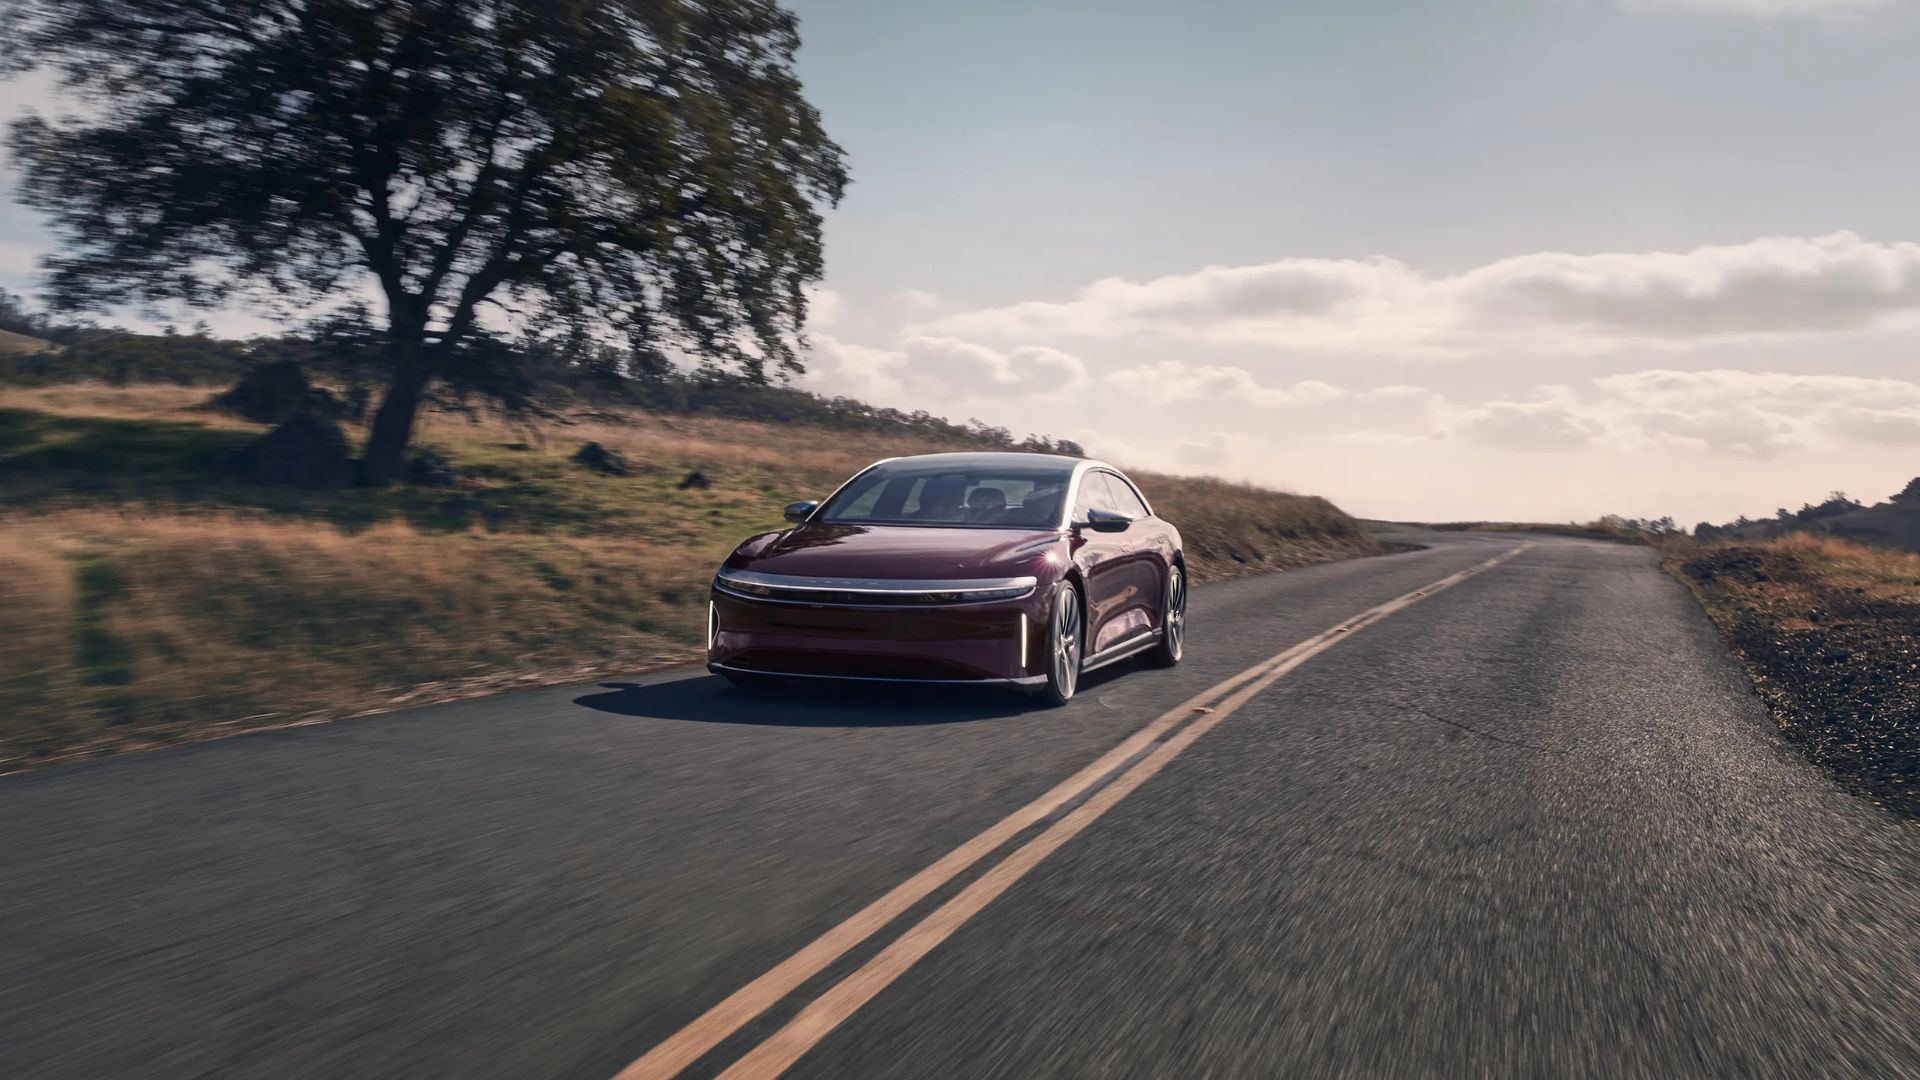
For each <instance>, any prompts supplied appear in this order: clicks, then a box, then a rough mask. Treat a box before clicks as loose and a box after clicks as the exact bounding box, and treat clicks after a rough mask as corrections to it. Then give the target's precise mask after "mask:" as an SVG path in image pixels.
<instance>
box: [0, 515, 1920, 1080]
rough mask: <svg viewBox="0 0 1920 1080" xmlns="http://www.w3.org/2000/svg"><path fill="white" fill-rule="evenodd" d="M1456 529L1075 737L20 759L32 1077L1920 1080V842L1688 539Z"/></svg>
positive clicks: (846, 728)
mask: <svg viewBox="0 0 1920 1080" xmlns="http://www.w3.org/2000/svg"><path fill="white" fill-rule="evenodd" d="M1421 539H1423V540H1424V541H1426V542H1428V543H1430V544H1432V546H1431V547H1430V548H1428V549H1426V550H1423V551H1418V552H1411V553H1408V554H1403V555H1394V556H1388V557H1384V558H1378V559H1368V560H1361V561H1356V562H1349V563H1339V564H1331V565H1325V566H1318V567H1313V568H1309V569H1305V570H1300V571H1296V572H1292V573H1287V574H1281V575H1274V576H1268V577H1261V578H1253V579H1248V580H1243V581H1236V582H1231V583H1226V584H1221V585H1214V586H1209V587H1206V588H1202V589H1199V590H1196V592H1195V595H1194V610H1193V614H1192V621H1191V630H1190V639H1189V640H1190V645H1189V655H1190V659H1189V662H1188V663H1186V664H1184V665H1182V666H1181V667H1180V668H1178V669H1175V670H1172V671H1165V672H1160V671H1141V670H1133V669H1132V668H1131V666H1130V665H1122V667H1123V669H1124V670H1120V671H1114V672H1104V673H1101V674H1100V675H1097V676H1094V677H1092V678H1090V679H1089V681H1088V685H1087V686H1086V687H1085V688H1084V689H1083V692H1082V696H1081V697H1080V698H1079V699H1077V700H1076V701H1075V702H1074V703H1073V704H1072V705H1071V706H1069V707H1068V708H1066V709H1064V710H1060V711H1055V712H1038V711H1033V710H1031V709H1030V708H1029V707H1028V706H1027V704H1026V703H1025V702H1023V701H1020V700H1018V699H1009V698H1003V697H997V696H979V697H976V696H968V695H954V694H902V693H898V692H894V691H890V690H848V691H842V692H830V693H810V694H805V695H795V696H792V697H790V698H787V699H782V700H775V699H766V698H755V697H750V696H744V695H742V694H739V693H737V692H734V691H731V690H728V689H725V688H723V687H722V685H721V684H719V683H718V681H717V680H714V679H711V678H708V677H706V676H705V675H704V674H701V673H698V672H694V671H687V670H680V671H670V672H661V673H656V674H653V675H649V676H646V677H643V678H639V679H635V680H633V681H631V682H618V683H608V684H604V685H599V686H591V687H571V688H555V689H550V690H540V691H533V692H528V693H520V694H514V695H508V696H503V697H497V698H491V699H485V700H478V701H471V702H463V703H458V704H451V705H444V706H436V707H433V708H427V709H420V710H416V711H413V712H409V713H406V714H401V715H394V716H386V717H378V718H369V719H364V720H356V721H349V722H343V723H337V724H331V725H325V726H320V727H312V728H303V729H295V730H289V731H283V732H274V733H265V734H259V735H251V736H246V737H242V738H236V739H231V740H227V741H224V742H218V743H208V744H202V745H197V746H190V747H182V748H177V749H173V750H167V751H162V752H157V753H151V754H146V755H140V756H131V757H125V758H118V759H112V760H106V761H101V762H97V763H93V764H85V765H79V766H73V767H68V768H58V769H50V770H46V771H43V772H39V773H34V774H28V775H24V776H16V777H9V778H0V913H3V917H0V1048H4V1049H0V1055H4V1056H3V1057H0V1074H4V1075H7V1076H10V1077H86V1078H95V1077H105V1076H141V1077H197V1076H216V1075H217V1076H242V1077H255V1076H257V1077H276V1078H278V1077H308V1076H311V1077H348V1076H351V1077H424V1076H460V1077H549V1076H551V1077H582V1078H591V1080H604V1078H607V1077H612V1076H615V1075H617V1074H620V1073H621V1072H622V1070H630V1071H629V1075H632V1076H643V1075H664V1073H662V1072H661V1071H660V1069H659V1067H658V1062H659V1061H660V1060H661V1058H660V1056H659V1055H660V1054H662V1053H665V1051H660V1050H656V1048H660V1047H662V1046H663V1045H665V1046H668V1047H674V1046H679V1047H683V1048H684V1047H687V1046H691V1047H693V1048H694V1051H696V1052H698V1051H703V1050H705V1048H706V1047H708V1046H711V1047H712V1049H711V1050H705V1052H704V1053H703V1054H702V1056H699V1057H698V1059H697V1060H695V1061H694V1062H693V1064H692V1066H691V1068H689V1069H688V1070H687V1071H686V1072H685V1073H684V1075H688V1076H712V1075H718V1074H720V1073H722V1072H723V1071H726V1070H728V1069H729V1068H730V1067H733V1068H734V1072H733V1073H732V1075H736V1076H747V1075H760V1076H767V1075H774V1074H775V1073H777V1072H778V1071H779V1070H780V1069H781V1068H784V1067H786V1066H787V1065H788V1064H789V1063H790V1065H791V1067H790V1068H788V1069H787V1075H790V1076H805V1077H845V1076H884V1077H907V1076H911V1077H955V1076H1010V1077H1025V1076H1088V1077H1105V1076H1138V1077H1173V1076H1197V1075H1210V1076H1246V1077H1267V1076H1280V1075H1327V1076H1356V1077H1360V1076H1383V1075H1408V1076H1428V1075H1430V1076H1449V1077H1451V1076H1463V1075H1487V1076H1523V1075H1524V1076H1650V1077H1670V1076H1694V1075H1715V1076H1738V1075H1752V1076H1783V1077H1811V1076H1876V1077H1886V1076H1920V929H1917V928H1920V829H1916V828H1914V827H1913V826H1911V825H1907V824H1904V823H1901V822H1899V821H1897V820H1895V819H1893V818H1891V817H1890V816H1888V815H1886V814H1884V813H1883V812H1881V811H1880V810H1878V809H1876V808H1875V807H1873V806H1872V805H1871V804H1868V803H1866V802H1864V801H1862V800H1859V799H1857V798H1854V797H1852V796H1850V795H1848V794H1846V793H1844V792H1842V791H1840V790H1839V789H1837V788H1836V787H1835V786H1834V785H1833V784H1832V783H1831V782H1829V781H1828V780H1827V779H1826V778H1825V777H1824V776H1823V775H1822V774H1820V773H1819V772H1817V771H1816V770H1814V769H1812V768H1811V767H1809V766H1807V765H1805V764H1804V763H1803V762H1802V761H1801V760H1800V759H1799V758H1797V757H1796V756H1795V755H1794V754H1792V753H1791V752H1789V751H1788V750H1787V749H1786V748H1785V747H1784V746H1783V745H1782V743H1781V742H1780V740H1779V739H1778V738H1777V737H1776V736H1775V734H1774V733H1773V732H1772V730H1771V728H1770V726H1769V723H1768V720H1767V718H1766V716H1765V715H1764V714H1763V712H1762V711H1761V709H1760V707H1759V705H1758V703H1757V702H1756V700H1755V699H1754V697H1753V696H1752V695H1751V693H1750V692H1749V690H1748V689H1747V686H1746V682H1745V677H1744V675H1743V674H1742V673H1741V671H1740V670H1739V669H1738V668H1737V667H1736V666H1735V664H1734V663H1733V661H1731V660H1730V659H1729V658H1728V657H1727V656H1726V654H1725V653H1724V652H1723V651H1722V649H1721V648H1720V646H1719V644H1718V642H1717V641H1716V639H1715V638H1714V635H1713V632H1712V630H1711V628H1710V627H1709V626H1708V625H1707V623H1706V621H1705V619H1704V617H1703V616H1702V615H1701V614H1700V612H1699V611H1698V609H1697V608H1696V607H1695V606H1694V604H1693V602H1692V600H1691V599H1690V598H1689V597H1688V596H1687V595H1686V593H1685V592H1684V590H1682V589H1681V588H1680V587H1679V586H1678V585H1677V584H1675V583H1674V582H1672V581H1671V580H1669V579H1668V578H1666V577H1665V576H1664V575H1663V574H1661V572H1660V571H1659V570H1658V568H1657V567H1656V566H1655V565H1654V562H1653V558H1652V556H1651V554H1650V553H1649V552H1647V551H1645V550H1642V549H1636V548H1628V547H1619V546H1608V545H1600V544H1591V543H1584V542H1579V541H1573V540H1561V539H1551V538H1549V539H1539V540H1536V541H1534V542H1533V543H1532V544H1531V545H1530V546H1526V547H1525V548H1524V549H1522V550H1519V551H1518V553H1517V554H1514V555H1511V556H1510V557H1508V558H1507V559H1506V560H1505V561H1503V562H1500V563H1498V564H1497V565H1492V566H1490V567H1487V566H1486V564H1487V563H1488V560H1490V559H1492V558H1493V557H1495V556H1498V555H1501V554H1502V553H1505V552H1510V551H1513V550H1514V549H1516V548H1519V547H1520V541H1519V540H1517V539H1516V538H1511V537H1498V536H1490V535H1462V534H1453V535H1437V534H1436V535H1426V536H1423V537H1421ZM1474 567H1485V568H1484V569H1482V570H1481V571H1480V572H1478V573H1477V574H1474V575H1472V576H1467V577H1464V578H1460V579H1458V580H1456V581H1453V582H1452V583H1451V584H1450V586H1449V587H1446V588H1444V589H1442V590H1440V591H1426V593H1425V595H1419V596H1411V597H1410V596H1409V594H1412V593H1415V592H1418V591H1423V590H1428V587H1429V586H1432V585H1434V583H1436V582H1441V581H1443V580H1444V579H1449V577H1450V575H1455V574H1457V573H1458V572H1460V571H1462V570H1467V569H1470V568H1474ZM1396 599H1400V600H1402V601H1403V603H1401V604H1399V605H1390V607H1389V609H1388V610H1387V611H1386V613H1385V614H1381V613H1379V612H1376V613H1375V614H1374V615H1371V616H1368V620H1369V622H1368V624H1367V625H1362V626H1356V625H1355V623H1354V619H1355V617H1356V616H1360V615H1361V614H1362V613H1363V612H1367V611H1369V609H1375V608H1376V607H1378V606H1379V605H1383V604H1389V603H1390V602H1392V601H1395V600H1396ZM1343 627H1344V628H1345V629H1341V628H1343ZM1321 635H1323V636H1321ZM1317 636H1318V637H1317ZM1310 641H1312V642H1316V644H1314V645H1312V646H1311V648H1310V650H1309V651H1310V652H1312V655H1304V654H1301V653H1295V654H1293V655H1292V658H1291V659H1287V658H1286V657H1284V656H1283V653H1284V651H1285V650H1287V649H1288V648H1289V647H1291V646H1295V645H1297V644H1299V643H1302V642H1310ZM1314 650H1318V651H1314ZM1276 657H1281V659H1280V661H1279V662H1278V664H1277V666H1276V664H1275V663H1274V658H1276ZM1303 657H1304V658H1303ZM1263 664H1264V665H1266V666H1261V665H1263ZM1250 671H1251V672H1253V674H1252V675H1250V676H1249V677H1248V678H1249V680H1250V681H1243V682H1241V683H1239V684H1236V685H1233V686H1229V687H1227V688H1225V689H1214V690H1210V689H1209V688H1216V687H1218V686H1219V684H1221V683H1222V682H1223V681H1226V680H1230V679H1232V678H1233V677H1234V676H1236V675H1238V674H1241V673H1246V672H1250ZM1196 695H1203V696H1202V697H1201V699H1200V700H1201V708H1200V709H1196V708H1193V707H1190V706H1189V705H1188V704H1186V703H1188V702H1189V700H1190V699H1193V698H1194V697H1195V696H1196ZM1202 709H1205V710H1210V711H1201V710H1202ZM1143 731H1144V732H1146V734H1145V735H1136V733H1140V732H1143ZM1130 737H1131V738H1132V740H1133V741H1132V742H1128V741H1127V740H1129V739H1130ZM1116 747H1118V748H1120V749H1119V750H1117V751H1116ZM1103 755H1107V757H1108V760H1107V761H1106V762H1105V763H1104V764H1103V765H1102V766H1100V767H1098V768H1096V769H1094V770H1092V772H1093V773H1095V774H1096V775H1093V776H1092V777H1091V778H1090V781H1089V782H1086V783H1084V784H1082V786H1081V787H1080V788H1073V789H1072V790H1070V791H1069V792H1068V793H1067V794H1066V795H1065V796H1062V795H1061V793H1060V791H1059V789H1060V787H1061V786H1062V785H1063V783H1066V782H1068V781H1070V780H1071V778H1074V777H1075V776H1076V775H1079V774H1082V773H1083V770H1087V768H1088V766H1089V765H1091V764H1092V763H1094V762H1096V761H1097V760H1100V759H1102V757H1103ZM1108 766H1111V767H1110V768H1109V767H1108ZM1076 783H1078V781H1076ZM1067 786H1068V787H1069V788H1072V784H1067ZM1050 792H1052V793H1053V797H1052V801H1051V802H1049V801H1048V798H1049V793H1050ZM1036 800H1040V802H1041V805H1040V806H1039V807H1038V808H1035V807H1034V804H1035V801H1036ZM1023 808H1028V809H1029V810H1030V814H1029V818H1027V819H1022V818H1019V817H1018V816H1017V815H1018V812H1020V811H1021V810H1022V809H1023ZM1010 815H1014V818H1013V819H1012V820H1010ZM996 827H998V828H999V829H1000V830H1001V832H1003V833H1007V834H1008V835H1006V836H1005V837H1004V842H1003V843H999V844H991V843H988V841H985V840H977V839H976V838H978V837H981V835H982V834H983V833H986V834H988V835H989V837H994V836H997V835H998V834H995V833H993V830H994V829H995V828H996ZM970 842H971V845H970ZM983 847H984V850H979V849H982V848H983ZM956 851H959V852H962V853H972V854H977V855H979V858H978V859H977V860H974V861H967V860H966V859H960V860H959V862H961V863H964V865H960V866H959V867H958V869H957V870H955V872H953V873H951V874H947V873H945V871H941V872H939V873H934V874H933V876H932V878H931V879H929V878H928V877H927V873H926V872H927V868H929V867H946V868H947V869H953V868H954V866H955V860H956V858H957V857H956V856H955V855H954V854H953V853H955V852H956ZM943 857H944V858H945V860H946V861H945V862H942V860H943ZM916 875H920V876H919V877H916ZM929 880H931V881H932V884H931V885H929V886H928V888H927V889H926V890H925V895H924V896H914V897H910V898H909V900H910V901H911V902H909V903H905V904H904V906H903V908H902V910H900V911H898V912H897V913H893V916H892V917H891V918H879V917H871V918H870V917H869V915H870V914H871V911H872V908H871V905H875V904H877V903H884V902H886V901H887V898H888V897H890V896H891V897H896V898H897V897H899V896H900V895H901V894H900V893H899V891H898V890H899V889H900V888H902V887H903V886H902V883H909V882H916V881H918V882H922V883H926V882H927V881H929ZM863 913H865V914H863ZM849 921H851V924H852V925H853V926H854V928H855V929H853V930H849V929H848V925H849ZM822 942H827V943H829V944H832V943H836V942H837V943H838V944H837V945H834V946H833V947H832V948H827V947H826V946H823V945H822ZM840 946H845V948H844V949H843V950H842V949H840ZM823 949H824V950H825V951H824V952H823V951H822V950H823ZM809 950H811V951H809ZM836 950H838V951H836ZM796 957H797V958H798V959H795V958H796ZM808 958H811V959H812V961H818V962H817V963H814V964H813V966H812V967H808V966H807V964H806V963H805V962H803V961H807V960H808ZM783 964H784V965H786V966H785V967H783V966H782V965H783ZM796 964H798V965H800V966H799V967H798V968H796V967H795V966H794V965H796ZM795 971H798V972H799V976H798V977H797V978H796V979H794V980H790V982H791V985H790V986H789V985H785V984H780V978H781V977H782V976H781V973H782V972H785V973H788V974H792V973H793V972H795ZM769 973H772V974H769ZM756 980H759V982H758V983H756ZM756 987H758V988H759V989H755V988H756ZM768 987H772V989H768ZM743 988H745V989H743ZM761 991H765V992H764V993H762V992H761ZM741 995H744V996H745V998H747V999H752V1001H753V1004H752V1007H751V1008H749V1009H748V1010H747V1011H746V1012H745V1013H744V1014H742V1015H739V1016H736V1017H734V1020H736V1021H738V1022H737V1023H734V1022H727V1023H720V1022H717V1021H715V1020H714V1012H725V1011H726V1007H729V1006H727V1005H726V1003H728V1002H737V1001H740V1000H742V997H741ZM756 995H757V996H756ZM762 1006H764V1009H763V1008H762ZM716 1007H721V1008H718V1009H716ZM703 1016H704V1017H705V1019H703ZM796 1018H797V1019H796ZM723 1019H724V1018H723ZM689 1032H692V1033H693V1034H691V1035H690V1034H689ZM703 1039H704V1041H703ZM676 1040H678V1041H676ZM689 1040H691V1041H689ZM649 1051H655V1055H654V1056H653V1057H648V1056H647V1055H648V1054H649ZM783 1055H784V1056H783Z"/></svg>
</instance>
